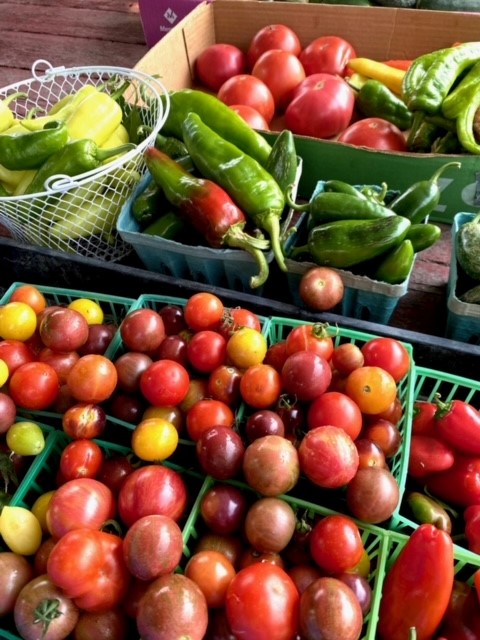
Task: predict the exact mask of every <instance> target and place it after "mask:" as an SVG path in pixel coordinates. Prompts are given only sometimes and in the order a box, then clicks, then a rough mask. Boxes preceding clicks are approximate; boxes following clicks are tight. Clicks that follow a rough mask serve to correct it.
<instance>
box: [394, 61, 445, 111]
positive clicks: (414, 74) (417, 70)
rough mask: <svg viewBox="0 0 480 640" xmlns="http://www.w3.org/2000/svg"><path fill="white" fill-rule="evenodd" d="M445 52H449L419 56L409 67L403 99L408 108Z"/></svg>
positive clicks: (404, 82) (403, 86)
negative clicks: (435, 62) (436, 61)
mask: <svg viewBox="0 0 480 640" xmlns="http://www.w3.org/2000/svg"><path fill="white" fill-rule="evenodd" d="M445 51H447V49H440V50H438V51H430V52H429V53H424V54H423V55H421V56H417V57H416V58H415V59H414V60H413V61H412V63H411V64H410V66H409V67H408V69H407V71H406V73H405V75H404V76H403V80H402V98H403V99H404V101H405V104H406V105H407V106H408V107H410V104H409V103H410V100H411V99H412V98H413V96H415V94H416V92H417V89H418V87H419V86H420V84H421V83H422V81H423V80H424V79H425V77H426V75H427V72H428V71H429V69H430V67H431V66H432V64H433V63H434V61H435V60H436V59H437V57H438V56H439V55H442V54H443V53H444V52H445Z"/></svg>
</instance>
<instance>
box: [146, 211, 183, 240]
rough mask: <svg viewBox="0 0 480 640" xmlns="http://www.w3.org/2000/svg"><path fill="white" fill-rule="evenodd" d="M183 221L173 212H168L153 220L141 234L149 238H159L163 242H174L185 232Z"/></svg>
mask: <svg viewBox="0 0 480 640" xmlns="http://www.w3.org/2000/svg"><path fill="white" fill-rule="evenodd" d="M185 226H186V225H185V221H184V220H182V218H181V217H180V216H179V215H178V214H176V213H175V212H174V211H168V212H167V213H164V214H163V215H162V216H160V217H159V218H157V220H154V221H153V222H152V223H151V224H149V225H148V227H146V228H145V229H144V230H143V232H142V233H146V234H147V235H149V236H159V237H160V238H164V239H165V240H175V239H176V238H178V237H179V236H180V233H181V232H183V231H185Z"/></svg>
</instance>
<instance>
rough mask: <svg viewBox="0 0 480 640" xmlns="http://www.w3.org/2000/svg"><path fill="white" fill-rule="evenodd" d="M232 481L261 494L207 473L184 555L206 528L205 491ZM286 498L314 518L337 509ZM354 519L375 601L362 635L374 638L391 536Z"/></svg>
mask: <svg viewBox="0 0 480 640" xmlns="http://www.w3.org/2000/svg"><path fill="white" fill-rule="evenodd" d="M222 484H230V485H234V486H236V487H239V488H240V489H241V490H242V491H245V492H246V493H247V494H251V497H252V499H256V498H259V497H261V496H259V494H257V493H256V492H255V491H253V490H252V489H251V488H250V487H249V486H248V485H246V484H244V483H242V482H240V481H235V480H227V481H225V482H216V481H215V480H213V478H211V477H207V479H206V482H205V484H204V485H203V487H202V490H201V492H200V493H199V495H198V498H197V500H196V502H195V504H194V506H193V508H192V511H191V513H190V516H189V519H188V521H187V524H186V525H185V528H184V532H185V531H186V530H187V529H188V532H187V534H186V535H185V533H184V540H186V547H187V549H185V555H186V556H187V557H191V555H192V554H193V553H194V552H195V545H196V544H197V542H198V540H199V539H200V537H201V536H202V534H203V533H204V532H205V530H206V529H205V525H204V523H203V520H202V517H201V515H200V505H201V502H202V499H203V497H204V496H205V494H206V493H207V492H208V491H209V490H210V489H211V488H212V487H214V486H216V485H222ZM279 497H280V498H282V499H283V500H285V501H286V502H288V503H289V504H290V505H291V506H292V508H293V509H294V511H295V512H296V513H299V514H306V513H308V517H309V519H315V518H319V517H325V516H327V515H332V514H335V513H338V512H337V511H335V510H332V509H328V508H326V507H323V506H320V505H318V504H315V503H313V502H309V501H307V500H303V499H302V498H297V497H293V496H291V495H288V494H285V495H282V496H279ZM352 520H353V521H354V522H355V523H356V524H357V525H358V527H359V529H360V533H361V536H362V540H363V543H364V546H365V550H366V551H367V553H368V555H369V557H370V564H371V570H370V575H369V578H368V580H369V583H370V586H371V587H372V605H371V609H370V611H369V612H368V613H367V615H366V616H365V620H364V627H363V632H362V636H361V640H375V626H376V621H377V618H378V606H377V604H376V602H377V601H379V600H380V595H379V590H380V588H381V585H382V583H383V570H384V567H385V565H386V560H387V551H388V547H387V544H388V538H387V536H386V534H385V531H384V530H383V529H382V528H381V527H377V526H375V525H367V524H365V523H362V522H360V521H359V520H356V519H355V518H352Z"/></svg>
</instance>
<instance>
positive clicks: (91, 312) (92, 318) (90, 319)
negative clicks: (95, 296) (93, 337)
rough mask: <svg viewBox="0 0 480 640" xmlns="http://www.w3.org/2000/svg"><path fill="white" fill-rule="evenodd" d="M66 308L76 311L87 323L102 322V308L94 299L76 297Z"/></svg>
mask: <svg viewBox="0 0 480 640" xmlns="http://www.w3.org/2000/svg"><path fill="white" fill-rule="evenodd" d="M68 308H69V309H74V310H75V311H78V312H79V313H80V314H81V315H82V316H83V317H84V318H85V320H86V321H87V323H88V324H102V322H103V319H104V314H103V309H102V307H101V306H100V304H99V303H98V302H95V300H90V299H89V298H76V299H75V300H72V302H70V303H69V305H68Z"/></svg>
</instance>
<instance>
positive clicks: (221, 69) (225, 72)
mask: <svg viewBox="0 0 480 640" xmlns="http://www.w3.org/2000/svg"><path fill="white" fill-rule="evenodd" d="M246 70H247V56H246V54H245V52H244V51H242V50H241V49H239V48H238V47H236V46H234V45H233V44H224V43H221V42H218V43H216V44H212V45H210V46H209V47H207V48H206V49H204V50H203V51H202V52H201V53H200V55H199V56H198V58H197V59H196V60H195V74H196V76H197V78H198V79H199V80H200V82H201V83H202V84H204V85H205V86H206V87H208V88H209V89H211V90H212V91H218V90H219V89H220V87H221V86H222V84H223V83H224V82H225V81H226V80H228V79H229V78H231V77H232V76H235V75H237V74H239V73H245V72H246Z"/></svg>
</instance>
